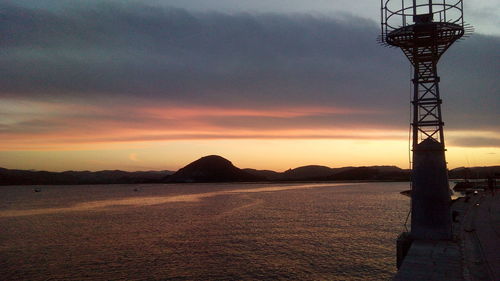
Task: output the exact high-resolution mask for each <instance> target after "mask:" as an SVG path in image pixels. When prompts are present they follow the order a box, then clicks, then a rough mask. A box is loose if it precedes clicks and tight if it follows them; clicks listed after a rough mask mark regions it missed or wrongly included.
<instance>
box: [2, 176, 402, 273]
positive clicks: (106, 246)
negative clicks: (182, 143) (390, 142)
mask: <svg viewBox="0 0 500 281" xmlns="http://www.w3.org/2000/svg"><path fill="white" fill-rule="evenodd" d="M407 187H408V184H407V183H363V184H325V183H322V184H284V185H283V184H189V185H160V184H156V185H94V186H53V187H52V186H51V187H42V191H41V192H33V187H0V279H2V280H387V279H389V278H390V277H391V276H392V274H393V273H394V272H395V238H396V237H397V235H398V234H399V233H400V232H401V230H402V222H403V221H404V219H405V217H406V212H407V210H408V205H409V199H408V198H407V197H405V196H402V195H400V194H399V191H401V190H404V189H407ZM134 189H137V191H134Z"/></svg>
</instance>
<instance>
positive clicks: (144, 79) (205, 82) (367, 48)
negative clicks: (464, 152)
mask: <svg viewBox="0 0 500 281" xmlns="http://www.w3.org/2000/svg"><path fill="white" fill-rule="evenodd" d="M13 3H14V2H10V4H8V2H7V3H5V2H4V3H3V4H0V10H1V11H2V13H1V14H0V21H1V24H0V34H2V36H1V37H0V49H1V52H0V88H1V92H0V96H1V97H2V98H3V100H5V101H9V103H6V104H5V103H4V105H3V107H2V109H3V110H2V111H1V112H0V134H1V135H2V136H3V137H4V138H5V139H10V140H12V141H15V139H17V138H18V137H20V136H21V135H23V134H25V135H28V134H38V135H45V136H51V137H52V136H54V137H55V136H56V135H57V134H66V135H68V134H70V135H74V136H75V138H80V139H85V138H84V137H82V136H84V135H87V134H88V135H89V138H92V137H95V138H96V139H99V138H98V137H97V136H96V135H99V133H102V134H103V135H102V136H101V138H102V139H113V138H114V139H118V138H123V139H129V137H130V135H132V134H135V135H139V137H138V138H139V139H141V137H140V136H142V138H143V139H144V140H147V139H148V138H162V139H168V138H169V136H170V137H172V138H174V137H175V136H178V137H179V138H182V137H186V138H188V136H192V137H194V138H203V137H206V138H210V136H214V135H215V137H224V136H226V137H228V138H231V137H245V136H247V137H252V136H253V137H257V138H258V137H270V136H272V135H273V134H272V133H270V132H273V131H274V132H275V133H274V135H276V132H282V131H288V132H292V131H293V130H295V131H296V133H295V134H297V132H301V133H302V134H304V135H306V136H310V137H314V136H312V135H310V133H311V132H312V131H313V130H317V132H319V133H316V134H315V135H316V137H318V138H319V137H334V136H335V135H336V136H337V137H341V135H345V134H348V135H349V134H350V135H351V136H355V135H356V134H358V135H359V134H362V133H359V132H361V131H367V130H368V131H369V130H373V129H375V128H379V129H388V130H389V131H394V130H401V129H402V130H405V129H406V128H407V123H408V118H407V116H408V115H409V113H408V110H409V105H408V104H409V99H410V98H409V96H410V89H409V83H410V82H409V79H410V66H409V63H408V62H407V61H406V59H405V58H404V56H403V55H402V54H401V52H400V51H398V50H395V49H388V48H383V47H380V46H377V44H376V40H375V38H376V37H377V34H378V32H379V31H378V26H377V24H376V23H375V22H372V21H369V20H365V19H361V18H356V17H351V16H338V17H334V18H332V17H319V16H311V15H307V14H294V15H284V14H249V13H239V14H222V13H213V12H190V11H188V10H183V9H177V8H169V7H163V6H162V7H160V6H153V5H143V4H137V3H135V4H134V3H128V2H124V3H123V4H119V3H116V2H109V3H94V2H93V4H92V5H84V4H80V6H78V5H77V4H75V5H73V7H72V8H71V9H34V8H27V7H26V6H17V5H15V4H13ZM498 46H500V39H499V38H498V37H492V36H483V35H475V36H473V37H472V38H470V39H467V40H466V41H463V42H461V43H460V44H458V45H457V46H453V47H452V48H451V49H450V51H449V52H448V53H447V54H446V55H445V56H444V58H443V59H442V63H441V65H440V73H441V76H442V84H441V90H442V96H443V98H444V112H445V113H444V115H445V116H444V117H445V121H448V122H447V125H448V128H450V129H452V130H466V129H478V128H479V129H480V130H483V131H490V132H492V131H493V132H495V131H498V129H500V128H499V125H498V119H499V117H500V116H499V111H498V104H500V100H499V99H500V98H499V95H498V93H499V90H500V85H499V82H498V79H497V77H498V75H499V74H500V65H499V64H498V58H499V57H498V56H499V55H498ZM26 106H31V107H32V108H35V109H37V110H38V111H35V112H34V113H33V111H32V110H27V109H26ZM196 112H197V113H198V114H194V113H196ZM89 124H92V125H89ZM92 130H96V131H95V132H96V133H94V134H92V133H89V132H90V131H92ZM100 130H101V131H102V132H101V131H100ZM113 130H115V131H117V133H116V135H114V136H113V135H112V134H110V133H109V132H110V131H113ZM306 131H307V132H306ZM326 131H328V132H330V133H326V134H325V132H326ZM353 131H358V133H353ZM104 132H108V134H105V133H104ZM124 132H126V133H124ZM138 132H142V134H138ZM228 132H231V133H228ZM332 132H334V133H332ZM281 135H283V134H281ZM293 135H294V133H289V134H288V136H289V137H293ZM161 136H163V137H161ZM284 136H287V134H284ZM48 139H51V138H48ZM456 143H457V144H459V143H462V144H463V145H466V146H474V145H485V144H487V145H488V146H490V145H493V146H499V144H498V138H496V137H493V138H491V137H489V138H487V139H485V138H482V137H480V138H470V137H468V138H467V141H462V142H460V141H457V142H456Z"/></svg>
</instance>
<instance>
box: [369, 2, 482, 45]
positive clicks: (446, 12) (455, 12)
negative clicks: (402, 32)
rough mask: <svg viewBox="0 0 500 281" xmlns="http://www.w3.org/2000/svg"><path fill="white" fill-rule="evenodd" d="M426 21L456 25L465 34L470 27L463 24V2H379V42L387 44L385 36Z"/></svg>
mask: <svg viewBox="0 0 500 281" xmlns="http://www.w3.org/2000/svg"><path fill="white" fill-rule="evenodd" d="M424 18H425V19H426V20H427V21H430V22H439V23H443V24H448V25H457V26H460V27H462V28H464V29H465V31H466V33H467V32H469V31H471V32H472V29H471V28H472V27H471V26H469V25H467V24H466V23H465V22H464V17H463V0H442V1H439V2H438V1H434V2H433V1H429V0H419V1H416V0H401V1H393V0H381V20H380V22H381V30H382V33H381V37H380V38H379V41H380V42H381V43H383V44H384V43H385V44H386V45H391V44H387V42H386V39H387V36H388V35H389V34H390V33H391V32H393V31H395V30H399V29H401V28H404V27H407V26H411V25H414V24H415V23H416V22H417V21H419V20H422V19H424Z"/></svg>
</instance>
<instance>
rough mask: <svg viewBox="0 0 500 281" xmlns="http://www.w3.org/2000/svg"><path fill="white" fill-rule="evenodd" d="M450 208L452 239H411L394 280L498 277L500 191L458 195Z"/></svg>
mask: <svg viewBox="0 0 500 281" xmlns="http://www.w3.org/2000/svg"><path fill="white" fill-rule="evenodd" d="M497 191H498V190H497ZM452 211H454V212H455V214H456V215H455V219H454V222H453V239H452V240H450V241H445V240H415V241H413V243H412V245H411V247H410V249H409V251H408V254H407V256H406V257H405V259H404V261H403V263H402V265H401V267H400V269H399V271H398V273H397V274H396V276H395V277H394V279H393V280H395V281H403V280H404V281H416V280H428V281H433V280H436V281H460V280H464V281H483V280H484V281H498V280H500V194H496V195H493V194H492V193H491V192H490V191H485V192H479V193H477V194H476V195H474V194H471V195H468V196H467V197H462V198H459V199H458V200H456V201H455V202H454V203H453V205H452Z"/></svg>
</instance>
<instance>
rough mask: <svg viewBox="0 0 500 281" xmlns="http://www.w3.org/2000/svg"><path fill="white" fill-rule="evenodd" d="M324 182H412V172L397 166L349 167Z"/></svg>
mask: <svg viewBox="0 0 500 281" xmlns="http://www.w3.org/2000/svg"><path fill="white" fill-rule="evenodd" d="M324 180H372V181H384V180H387V181H407V180H410V171H409V170H403V169H401V168H398V167H395V166H371V167H349V168H343V169H342V170H341V171H337V172H336V173H335V174H333V175H331V176H329V177H326V178H324Z"/></svg>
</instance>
